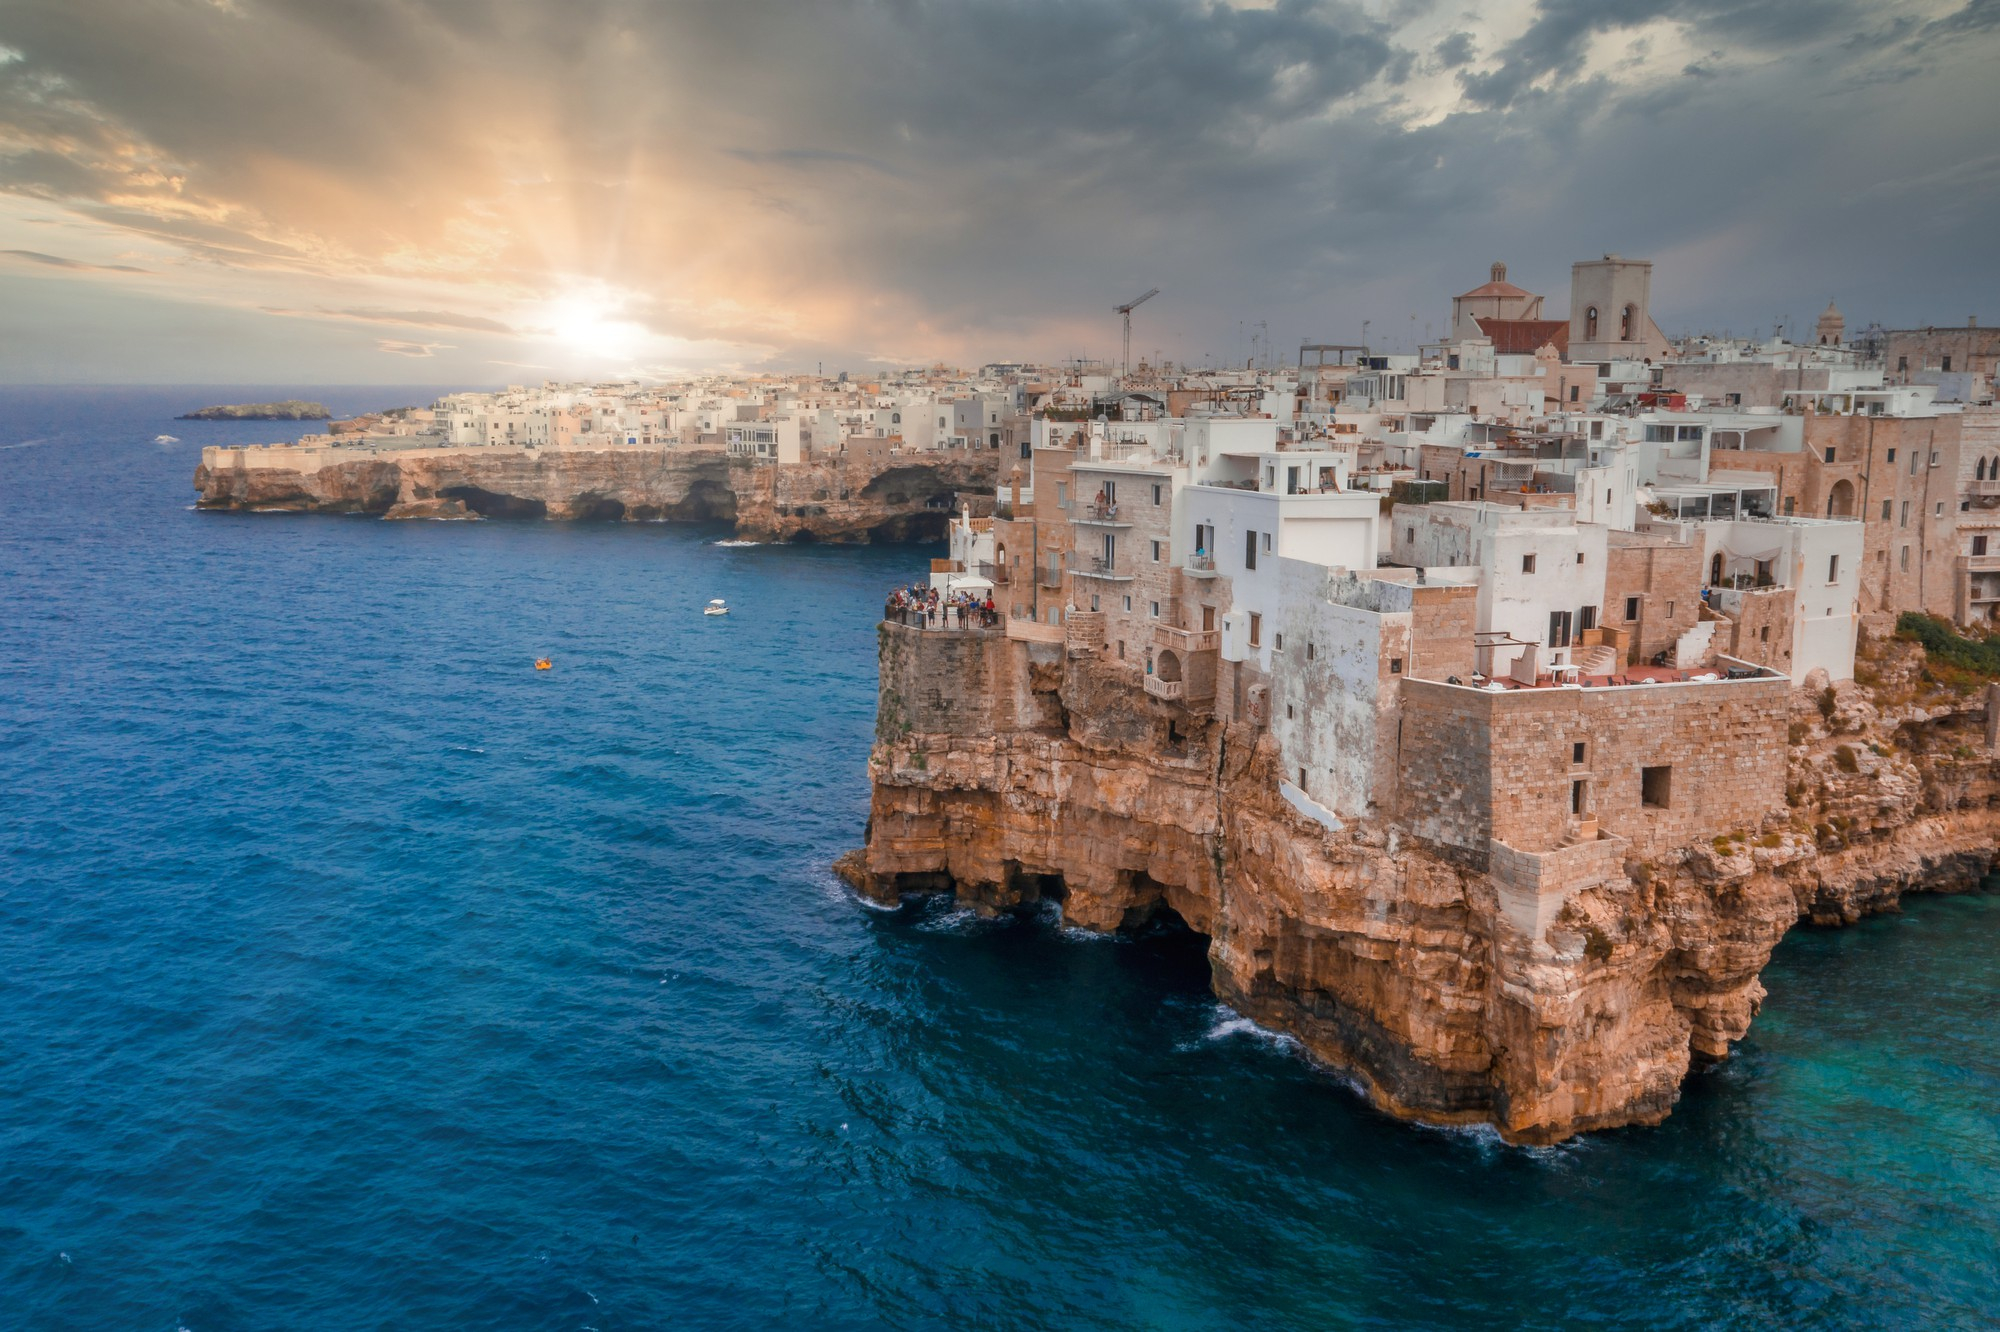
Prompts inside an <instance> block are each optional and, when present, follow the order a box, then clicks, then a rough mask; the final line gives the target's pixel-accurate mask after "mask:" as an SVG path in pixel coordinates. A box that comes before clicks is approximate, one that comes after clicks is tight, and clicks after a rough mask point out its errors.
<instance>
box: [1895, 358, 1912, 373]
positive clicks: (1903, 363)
mask: <svg viewBox="0 0 2000 1332" xmlns="http://www.w3.org/2000/svg"><path fill="white" fill-rule="evenodd" d="M1909 368H1910V358H1909V357H1907V356H1898V357H1897V358H1896V373H1897V374H1899V375H1900V374H1903V373H1904V372H1906V371H1907V370H1909Z"/></svg>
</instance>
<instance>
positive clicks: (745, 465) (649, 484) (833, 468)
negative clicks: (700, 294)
mask: <svg viewBox="0 0 2000 1332" xmlns="http://www.w3.org/2000/svg"><path fill="white" fill-rule="evenodd" d="M996 458H997V455H995V454H992V453H983V454H964V453H958V454H937V455H901V456H898V457H889V458H882V459H877V460H873V461H869V462H857V463H847V462H844V461H842V460H840V459H838V458H835V459H825V460H815V461H809V462H801V463H793V464H784V465H778V464H771V463H761V464H760V463H757V462H754V461H752V460H750V459H748V458H740V457H732V456H730V455H728V454H726V453H722V452H720V451H715V450H699V451H697V450H685V451H684V450H662V449H639V448H605V449H598V450H583V449H521V448H469V449H450V448H412V449H381V450H377V449H365V448H349V447H340V446H333V447H326V448H311V447H272V448H262V449H219V448H211V449H204V450H203V451H202V461H201V465H200V466H199V468H197V470H196V472H195V478H194V484H195V489H196V490H198V491H199V492H200V501H199V502H200V505H201V507H203V508H206V509H246V510H284V511H319V512H327V513H378V514H384V515H393V516H397V517H404V516H409V517H433V516H445V515H446V513H447V511H448V512H449V514H451V515H453V516H456V515H458V514H461V513H468V512H469V513H470V514H472V515H478V516H484V517H496V518H497V517H506V518H551V519H610V520H618V519H622V520H626V521H645V520H656V521H657V520H663V519H664V520H687V521H697V522H702V521H706V522H734V523H735V524H736V531H737V535H738V536H741V537H744V538H746V539H749V540H755V541H798V540H816V541H847V542H866V541H908V540H937V539H940V538H941V537H942V535H943V533H944V527H945V524H946V522H947V521H948V519H949V517H950V515H951V513H952V512H953V511H954V509H955V507H956V505H958V504H960V503H965V504H969V505H970V506H971V507H972V508H973V511H974V512H975V513H985V512H990V511H991V505H992V496H993V491H994V486H995V480H996V477H997V476H998V463H997V461H996ZM453 504H456V505H460V506H463V507H462V509H456V508H451V507H450V506H451V505H453Z"/></svg>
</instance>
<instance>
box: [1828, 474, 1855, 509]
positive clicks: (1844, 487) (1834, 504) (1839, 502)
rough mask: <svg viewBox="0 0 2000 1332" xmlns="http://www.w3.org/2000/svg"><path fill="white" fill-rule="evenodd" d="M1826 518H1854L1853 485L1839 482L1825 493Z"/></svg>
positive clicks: (1847, 482)
mask: <svg viewBox="0 0 2000 1332" xmlns="http://www.w3.org/2000/svg"><path fill="white" fill-rule="evenodd" d="M1826 516H1827V517H1829V518H1852V517H1853V516H1854V483H1853V482H1852V481H1848V480H1845V479H1843V480H1839V481H1836V482H1834V483H1833V489H1832V490H1829V491H1828V492H1827V493H1826Z"/></svg>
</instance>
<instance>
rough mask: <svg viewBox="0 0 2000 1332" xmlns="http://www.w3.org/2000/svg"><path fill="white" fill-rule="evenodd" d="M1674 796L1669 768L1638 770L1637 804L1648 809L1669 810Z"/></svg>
mask: <svg viewBox="0 0 2000 1332" xmlns="http://www.w3.org/2000/svg"><path fill="white" fill-rule="evenodd" d="M1673 794H1674V770H1673V769H1672V768H1671V767H1667V766H1664V765H1663V766H1661V767H1657V768H1641V769H1639V803H1640V804H1642V805H1644V806H1645V807H1646V808H1648V809H1669V808H1671V807H1672V806H1671V804H1670V802H1671V801H1672V799H1673Z"/></svg>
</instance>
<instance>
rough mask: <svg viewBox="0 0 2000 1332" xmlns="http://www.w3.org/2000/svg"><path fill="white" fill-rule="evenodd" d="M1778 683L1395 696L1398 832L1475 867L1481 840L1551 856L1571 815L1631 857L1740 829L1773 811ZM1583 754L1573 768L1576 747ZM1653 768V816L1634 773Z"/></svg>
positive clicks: (1781, 762) (1780, 790) (1426, 690)
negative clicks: (1577, 794)
mask: <svg viewBox="0 0 2000 1332" xmlns="http://www.w3.org/2000/svg"><path fill="white" fill-rule="evenodd" d="M1789 690H1790V683H1789V682H1788V681H1786V680H1780V679H1772V680H1746V681H1729V682H1716V683H1712V684H1678V685H1649V686H1630V687H1627V688H1622V689H1532V690H1515V691H1510V692H1507V693H1488V692H1485V691H1483V690H1475V689H1470V688H1464V689H1461V688H1454V687H1452V686H1450V685H1439V684H1432V683H1428V682H1425V681H1417V680H1412V681H1408V682H1406V683H1405V684H1404V686H1403V744H1402V778H1403V821H1404V823H1405V825H1406V826H1407V827H1408V828H1409V829H1410V831H1411V832H1412V833H1413V834H1414V835H1416V836H1417V837H1419V838H1422V839H1423V840H1425V841H1428V842H1432V843H1435V844H1437V845H1439V846H1441V847H1444V848H1448V849H1449V850H1450V851H1451V852H1452V853H1454V854H1456V855H1458V856H1460V857H1463V858H1466V859H1468V860H1469V861H1470V863H1473V864H1475V865H1477V866H1479V867H1481V868H1483V867H1484V866H1485V864H1486V860H1487V855H1488V847H1487V843H1488V842H1489V841H1492V840H1496V839H1497V840H1499V841H1502V842H1505V843H1507V844H1508V845H1509V846H1512V847H1514V848H1516V849H1518V850H1522V851H1546V850H1550V849H1551V848H1553V847H1554V846H1555V845H1557V843H1558V842H1560V840H1561V839H1562V836H1563V833H1564V830H1565V828H1566V827H1567V825H1568V824H1569V821H1570V819H1571V801H1572V784H1573V783H1575V782H1583V783H1584V784H1585V785H1584V793H1585V794H1584V812H1585V813H1586V814H1595V815H1596V816H1597V818H1598V820H1599V822H1600V823H1601V824H1602V826H1603V827H1604V828H1605V829H1606V830H1607V831H1609V832H1611V833H1614V834H1616V835H1618V836H1620V837H1624V838H1626V839H1628V840H1629V841H1630V842H1631V843H1632V844H1633V847H1634V850H1635V851H1636V852H1637V853H1638V854H1639V855H1642V856H1645V855H1651V854H1655V853H1657V852H1660V851H1664V850H1666V849H1668V848H1670V847H1674V846H1682V845H1686V844H1688V843H1690V842H1694V841H1699V840H1702V839H1704V838H1709V837H1713V836H1715V835H1717V834H1719V833H1722V832H1727V831H1730V830H1732V829H1736V828H1743V827H1753V826H1755V825H1756V824H1757V823H1758V821H1759V820H1761V819H1762V818H1763V816H1764V814H1765V813H1766V812H1767V811H1769V810H1771V809H1774V808H1782V807H1783V804H1784V793H1785V744H1786V737H1785V724H1786V697H1787V695H1788V693H1789ZM1578 744H1581V745H1582V746H1583V760H1582V762H1580V763H1579V762H1577V761H1576V759H1575V754H1576V751H1575V746H1576V745H1578ZM1647 768H1666V769H1668V770H1669V772H1670V776H1669V778H1668V788H1669V789H1668V795H1667V801H1666V804H1665V806H1664V807H1654V806H1650V805H1647V804H1645V803H1644V802H1643V801H1642V798H1641V783H1642V772H1643V770H1644V769H1647Z"/></svg>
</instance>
